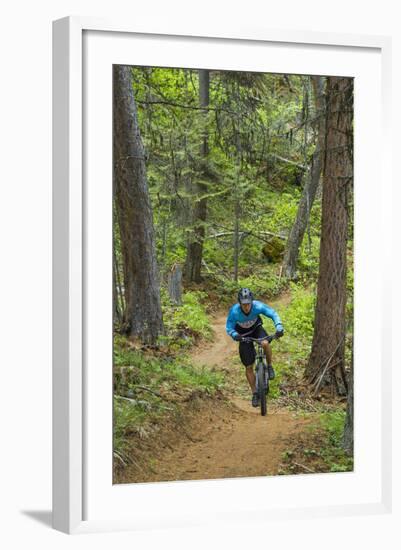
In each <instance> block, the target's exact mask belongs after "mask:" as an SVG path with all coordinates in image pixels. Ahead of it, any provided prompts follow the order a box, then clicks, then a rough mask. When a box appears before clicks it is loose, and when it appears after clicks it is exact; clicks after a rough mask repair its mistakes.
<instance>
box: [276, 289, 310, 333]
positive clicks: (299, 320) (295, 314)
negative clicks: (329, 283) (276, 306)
mask: <svg viewBox="0 0 401 550" xmlns="http://www.w3.org/2000/svg"><path fill="white" fill-rule="evenodd" d="M290 287H291V302H290V304H289V306H288V307H287V308H286V310H285V311H284V312H283V323H284V326H285V327H286V330H287V331H288V332H289V333H290V334H291V335H292V336H298V337H301V336H309V337H312V335H313V321H314V310H315V295H314V293H313V292H311V291H310V290H309V289H305V288H304V287H303V286H301V285H297V284H295V283H291V284H290Z"/></svg>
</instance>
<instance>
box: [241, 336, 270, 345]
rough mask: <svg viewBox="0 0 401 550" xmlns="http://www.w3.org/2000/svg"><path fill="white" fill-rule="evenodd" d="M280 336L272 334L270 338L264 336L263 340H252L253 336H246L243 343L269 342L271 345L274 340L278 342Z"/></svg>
mask: <svg viewBox="0 0 401 550" xmlns="http://www.w3.org/2000/svg"><path fill="white" fill-rule="evenodd" d="M277 338H278V336H277V335H276V334H271V335H268V336H263V338H252V337H251V336H244V337H243V338H242V339H241V341H242V342H259V343H260V342H263V340H268V341H269V343H270V342H271V341H272V340H277Z"/></svg>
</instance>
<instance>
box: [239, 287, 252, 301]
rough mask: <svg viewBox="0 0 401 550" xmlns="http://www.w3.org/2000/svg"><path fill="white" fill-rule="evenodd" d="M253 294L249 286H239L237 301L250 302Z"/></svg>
mask: <svg viewBox="0 0 401 550" xmlns="http://www.w3.org/2000/svg"><path fill="white" fill-rule="evenodd" d="M252 300H253V294H252V292H251V291H250V290H249V288H241V290H240V291H239V292H238V302H239V303H240V304H252Z"/></svg>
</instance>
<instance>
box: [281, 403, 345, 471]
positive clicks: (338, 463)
mask: <svg viewBox="0 0 401 550" xmlns="http://www.w3.org/2000/svg"><path fill="white" fill-rule="evenodd" d="M307 416H308V415H306V417H307ZM309 416H310V417H311V418H313V420H312V422H311V424H310V425H309V426H307V428H306V429H305V430H304V431H303V432H301V433H300V434H298V435H297V436H295V438H294V439H293V441H292V442H291V445H290V447H289V448H288V449H287V450H286V451H285V452H284V453H283V455H282V462H281V465H280V469H279V474H300V473H303V474H305V473H318V472H319V473H323V472H349V471H352V470H353V458H352V457H350V456H348V455H347V454H346V453H345V451H344V449H343V448H342V437H343V430H344V422H345V411H344V410H343V409H342V408H338V409H336V410H332V411H326V412H322V413H320V414H318V415H316V414H314V415H313V417H312V416H311V415H309Z"/></svg>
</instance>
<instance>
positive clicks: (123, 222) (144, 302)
mask: <svg viewBox="0 0 401 550" xmlns="http://www.w3.org/2000/svg"><path fill="white" fill-rule="evenodd" d="M113 92H114V93H113V162H114V171H113V180H114V192H115V201H116V211H117V220H118V224H119V228H120V236H121V251H122V257H123V262H124V293H125V311H124V327H125V330H126V332H127V333H128V334H129V335H130V336H132V337H138V338H140V339H141V340H142V341H143V342H145V343H150V344H153V343H155V341H156V339H157V337H158V336H159V335H160V334H162V332H163V321H162V311H161V304H160V287H159V274H158V268H157V263H156V252H155V243H154V229H153V215H152V206H151V202H150V198H149V191H148V185H147V180H146V169H145V155H144V148H143V144H142V140H141V135H140V132H139V127H138V117H137V111H136V104H135V100H134V92H133V88H132V80H131V68H130V67H128V66H123V65H114V66H113Z"/></svg>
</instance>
